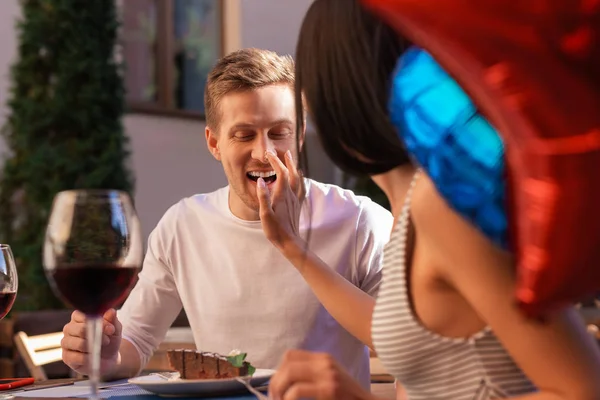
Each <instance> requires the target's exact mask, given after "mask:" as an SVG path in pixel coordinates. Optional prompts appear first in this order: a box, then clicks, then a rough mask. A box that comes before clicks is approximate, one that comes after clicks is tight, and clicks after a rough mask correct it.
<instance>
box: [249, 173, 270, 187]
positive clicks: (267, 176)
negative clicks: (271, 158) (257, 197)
mask: <svg viewBox="0 0 600 400" xmlns="http://www.w3.org/2000/svg"><path fill="white" fill-rule="evenodd" d="M246 176H247V177H248V179H250V180H251V181H253V182H256V181H257V180H258V178H259V177H260V178H263V179H264V181H265V183H266V184H267V185H268V184H270V183H273V182H275V180H276V179H277V175H276V174H275V171H250V172H248V173H247V174H246Z"/></svg>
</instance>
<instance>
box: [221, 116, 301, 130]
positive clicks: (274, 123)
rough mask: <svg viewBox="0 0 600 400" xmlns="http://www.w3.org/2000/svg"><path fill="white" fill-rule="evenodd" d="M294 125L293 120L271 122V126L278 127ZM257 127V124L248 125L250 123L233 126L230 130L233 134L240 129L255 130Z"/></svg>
mask: <svg viewBox="0 0 600 400" xmlns="http://www.w3.org/2000/svg"><path fill="white" fill-rule="evenodd" d="M293 124H294V123H293V122H292V120H291V119H288V118H281V119H278V120H276V121H273V122H271V123H270V124H269V125H270V126H277V125H293ZM256 126H257V125H256V124H252V123H248V122H240V123H237V124H235V125H233V126H232V127H231V129H229V131H230V132H232V131H237V130H240V129H253V128H256Z"/></svg>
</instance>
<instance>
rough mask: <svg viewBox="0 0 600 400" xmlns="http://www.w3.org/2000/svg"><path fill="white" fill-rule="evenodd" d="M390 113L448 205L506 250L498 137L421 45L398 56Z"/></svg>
mask: <svg viewBox="0 0 600 400" xmlns="http://www.w3.org/2000/svg"><path fill="white" fill-rule="evenodd" d="M389 113H390V118H391V120H392V123H393V124H394V126H395V127H396V129H397V130H398V134H399V135H400V137H401V139H402V140H403V142H404V143H405V145H406V147H407V150H408V151H409V153H411V155H412V156H413V158H414V159H415V160H416V161H417V162H418V164H420V166H421V167H422V168H423V170H424V171H426V173H427V174H428V175H429V177H430V178H431V179H432V181H433V182H434V184H435V186H436V188H437V190H438V191H439V193H440V194H441V195H442V197H443V198H444V199H445V200H446V201H447V202H448V204H449V205H450V206H451V207H452V208H453V209H454V210H455V211H457V212H458V213H459V214H460V215H461V216H463V217H464V218H466V219H467V220H468V221H469V222H470V223H471V224H473V225H474V226H476V227H477V228H478V229H479V230H480V231H481V232H482V233H483V234H484V235H485V236H487V237H488V238H489V239H490V240H491V241H493V242H494V243H495V244H497V245H498V246H500V247H502V248H504V249H507V247H508V222H507V213H506V205H505V196H506V183H505V180H504V177H505V176H504V173H505V164H504V146H503V143H502V139H501V138H500V136H499V135H498V133H497V132H496V130H495V129H494V127H493V126H492V125H491V124H490V123H489V122H488V121H487V120H486V119H485V118H484V117H483V116H482V115H481V114H480V113H479V112H478V110H477V108H476V107H475V105H474V104H473V102H472V101H471V99H470V98H469V96H468V95H467V94H466V93H465V92H464V91H463V90H462V88H461V87H460V86H459V85H458V84H457V83H456V81H455V80H454V79H453V78H452V77H451V76H450V75H448V74H447V73H446V71H444V69H442V67H441V66H440V65H439V64H438V63H437V62H436V61H435V59H434V58H433V57H432V56H431V55H430V54H429V53H427V52H426V51H424V50H423V49H421V48H418V47H412V48H410V49H409V50H408V51H407V52H406V53H404V54H403V55H402V57H400V59H399V61H398V65H397V68H396V71H395V73H394V76H393V80H392V88H391V94H390V101H389Z"/></svg>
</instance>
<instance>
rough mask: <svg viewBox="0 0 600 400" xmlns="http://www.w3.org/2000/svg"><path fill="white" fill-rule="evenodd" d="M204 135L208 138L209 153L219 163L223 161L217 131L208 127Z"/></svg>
mask: <svg viewBox="0 0 600 400" xmlns="http://www.w3.org/2000/svg"><path fill="white" fill-rule="evenodd" d="M204 135H205V136H206V146H207V147H208V151H210V154H212V155H213V157H214V158H216V159H217V161H221V152H220V151H219V138H218V136H217V135H216V133H215V131H213V130H212V129H211V128H209V127H208V126H207V127H206V128H205V129H204Z"/></svg>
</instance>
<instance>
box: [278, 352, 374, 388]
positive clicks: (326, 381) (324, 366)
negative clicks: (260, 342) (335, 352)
mask: <svg viewBox="0 0 600 400" xmlns="http://www.w3.org/2000/svg"><path fill="white" fill-rule="evenodd" d="M269 397H270V398H273V399H280V400H297V399H303V398H310V399H315V400H338V399H339V400H375V398H374V397H373V396H372V395H371V394H370V393H369V392H367V391H366V390H365V389H363V388H362V387H361V386H360V385H359V384H358V383H357V382H356V381H354V380H353V379H352V378H351V377H350V375H348V373H346V371H344V370H343V369H342V368H341V367H340V366H339V365H338V363H337V362H336V361H335V360H334V359H333V357H331V356H330V355H329V354H325V353H312V352H308V351H302V350H290V351H288V352H287V353H286V355H285V356H284V358H283V362H282V363H281V365H280V366H279V369H278V370H277V372H276V373H275V375H273V377H272V378H271V381H270V383H269Z"/></svg>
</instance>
